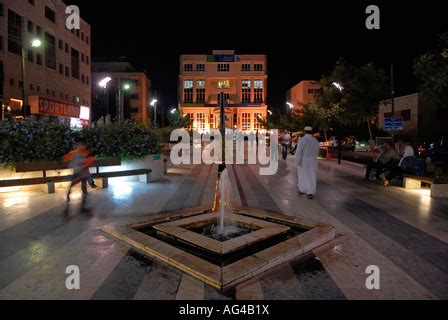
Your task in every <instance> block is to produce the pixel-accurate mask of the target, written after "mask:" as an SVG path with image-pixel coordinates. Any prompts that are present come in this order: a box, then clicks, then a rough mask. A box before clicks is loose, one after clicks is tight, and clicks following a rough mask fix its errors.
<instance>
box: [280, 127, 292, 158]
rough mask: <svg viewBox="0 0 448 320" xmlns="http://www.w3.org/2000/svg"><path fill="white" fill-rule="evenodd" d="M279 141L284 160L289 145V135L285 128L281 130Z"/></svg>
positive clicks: (286, 156)
mask: <svg viewBox="0 0 448 320" xmlns="http://www.w3.org/2000/svg"><path fill="white" fill-rule="evenodd" d="M281 142H282V152H283V160H286V159H287V158H288V151H289V146H290V145H291V135H290V134H289V132H288V130H286V129H285V131H283V134H282V137H281Z"/></svg>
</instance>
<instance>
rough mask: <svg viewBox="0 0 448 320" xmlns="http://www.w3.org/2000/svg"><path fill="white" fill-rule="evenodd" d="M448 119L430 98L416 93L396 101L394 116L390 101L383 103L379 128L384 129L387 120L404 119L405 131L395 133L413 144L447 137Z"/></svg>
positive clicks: (398, 98) (380, 108)
mask: <svg viewBox="0 0 448 320" xmlns="http://www.w3.org/2000/svg"><path fill="white" fill-rule="evenodd" d="M447 117H448V112H447V111H446V110H444V109H438V108H436V106H435V104H434V102H433V101H432V100H431V99H430V98H428V97H425V96H424V95H422V94H421V93H414V94H410V95H406V96H401V97H396V98H395V99H394V114H392V106H391V103H390V101H385V102H383V103H381V104H380V105H379V112H378V127H379V128H380V129H384V124H385V120H384V119H385V118H403V129H402V130H397V131H395V135H396V136H403V138H406V139H408V140H410V141H411V142H421V141H423V140H424V139H427V138H431V137H437V136H446V135H447V134H448V129H447V125H446V119H447Z"/></svg>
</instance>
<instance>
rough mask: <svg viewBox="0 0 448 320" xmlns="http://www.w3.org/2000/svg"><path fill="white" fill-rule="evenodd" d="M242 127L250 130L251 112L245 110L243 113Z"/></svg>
mask: <svg viewBox="0 0 448 320" xmlns="http://www.w3.org/2000/svg"><path fill="white" fill-rule="evenodd" d="M241 128H242V129H243V130H250V113H249V112H243V113H242V114H241Z"/></svg>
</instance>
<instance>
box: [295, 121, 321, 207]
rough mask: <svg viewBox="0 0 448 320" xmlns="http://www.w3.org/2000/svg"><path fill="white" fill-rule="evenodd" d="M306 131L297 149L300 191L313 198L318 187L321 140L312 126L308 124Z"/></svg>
mask: <svg viewBox="0 0 448 320" xmlns="http://www.w3.org/2000/svg"><path fill="white" fill-rule="evenodd" d="M304 131H305V136H304V137H303V138H301V139H300V140H299V142H298V144H297V151H296V164H297V176H298V180H299V181H298V191H299V194H300V195H303V194H307V195H308V199H313V198H314V194H315V193H316V188H317V169H318V162H317V156H318V155H319V141H317V139H316V138H315V137H314V136H313V128H312V127H310V126H307V127H305V129H304Z"/></svg>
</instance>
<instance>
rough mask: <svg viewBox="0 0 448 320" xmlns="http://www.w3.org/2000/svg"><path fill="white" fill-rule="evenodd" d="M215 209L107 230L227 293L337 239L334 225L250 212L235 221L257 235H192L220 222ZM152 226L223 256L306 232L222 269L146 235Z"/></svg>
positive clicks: (237, 214)
mask: <svg viewBox="0 0 448 320" xmlns="http://www.w3.org/2000/svg"><path fill="white" fill-rule="evenodd" d="M211 210H212V209H211V208H209V207H198V208H191V209H188V210H184V211H181V212H176V213H167V214H163V215H157V216H154V217H153V218H151V219H145V220H143V221H137V222H134V223H128V224H115V225H109V226H105V227H103V228H102V230H103V231H104V232H105V233H106V234H108V235H110V236H112V237H114V238H116V239H119V240H121V241H124V242H125V243H127V244H128V245H130V246H131V247H132V248H134V249H136V250H138V251H140V252H142V253H143V254H145V255H148V256H150V257H152V258H155V259H158V260H160V261H162V262H164V263H166V264H168V265H170V266H172V267H175V268H177V269H179V270H181V271H183V272H185V273H187V274H189V275H191V276H193V277H195V278H197V279H199V280H200V281H202V282H204V283H206V284H208V285H210V286H212V287H214V288H216V289H218V290H221V291H226V290H228V289H230V288H232V287H234V286H235V285H237V284H239V283H242V282H244V281H247V280H249V279H251V278H253V277H256V276H258V275H260V274H262V273H263V272H265V271H268V270H270V269H272V268H274V267H276V266H278V265H280V264H283V263H286V262H289V261H291V260H294V259H297V258H299V257H301V256H303V255H304V254H306V253H308V252H310V251H312V250H314V249H316V248H317V247H319V246H321V245H323V244H325V243H326V242H328V241H331V240H333V239H334V237H335V230H334V228H333V227H332V226H329V225H325V224H321V223H319V222H317V221H312V220H305V219H303V218H299V217H292V216H287V215H283V214H279V213H274V212H269V211H264V210H260V209H256V208H248V207H236V208H234V210H233V212H234V214H233V216H232V219H233V220H235V221H238V223H239V224H242V225H246V226H252V228H253V229H254V231H253V232H250V233H248V234H245V235H242V236H239V237H236V238H233V239H230V240H227V241H224V242H220V241H218V240H215V239H212V238H209V237H207V236H204V235H201V234H198V233H196V232H193V231H191V230H189V228H194V227H200V226H203V225H205V224H208V223H211V222H213V221H216V219H218V214H217V213H214V212H211ZM148 227H151V228H154V229H155V230H157V232H158V233H160V234H161V235H163V236H165V237H170V238H173V239H178V240H179V241H183V242H186V243H188V244H189V245H191V246H193V247H198V248H201V249H202V250H206V251H209V252H210V253H213V254H215V255H216V254H218V255H222V256H224V255H228V254H232V252H235V251H238V250H239V251H240V252H241V251H243V252H244V250H245V248H246V247H248V248H249V247H250V246H256V245H257V243H259V242H261V241H266V240H267V239H269V238H272V237H276V236H278V235H279V234H283V233H285V232H288V231H289V230H290V228H302V229H304V232H303V233H300V234H298V235H296V236H293V237H290V238H285V240H283V241H280V242H278V243H275V244H274V245H272V246H270V247H268V248H264V249H262V250H260V251H255V252H254V253H251V254H250V255H248V256H243V257H242V258H241V259H238V260H236V261H233V262H232V263H230V264H227V265H224V266H221V265H217V264H214V263H212V262H210V261H207V260H206V259H204V258H203V257H201V256H198V255H195V254H192V253H191V251H190V252H187V251H186V250H183V249H182V247H178V246H175V245H173V244H170V243H168V242H167V241H163V238H162V239H161V238H158V237H154V236H150V235H148V234H145V233H143V232H142V230H143V229H145V228H148Z"/></svg>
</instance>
